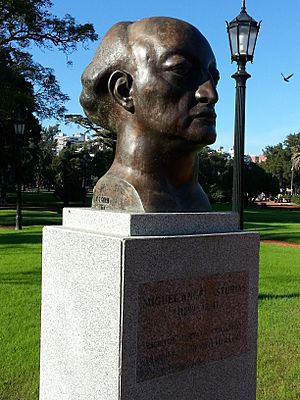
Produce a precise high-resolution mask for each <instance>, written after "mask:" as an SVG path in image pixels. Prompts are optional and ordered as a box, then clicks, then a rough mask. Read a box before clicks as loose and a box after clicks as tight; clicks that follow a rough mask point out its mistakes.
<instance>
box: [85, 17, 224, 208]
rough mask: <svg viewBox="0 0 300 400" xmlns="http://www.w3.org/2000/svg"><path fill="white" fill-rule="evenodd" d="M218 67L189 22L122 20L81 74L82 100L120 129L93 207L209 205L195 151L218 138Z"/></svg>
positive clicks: (93, 114) (102, 121)
mask: <svg viewBox="0 0 300 400" xmlns="http://www.w3.org/2000/svg"><path fill="white" fill-rule="evenodd" d="M218 79H219V73H218V70H217V67H216V60H215V57H214V54H213V52H212V50H211V47H210V45H209V43H208V42H207V40H206V39H205V38H204V36H203V35H202V34H201V33H200V32H199V31H198V30H197V29H196V28H195V27H194V26H192V25H190V24H188V23H186V22H184V21H181V20H178V19H173V18H167V17H153V18H145V19H142V20H139V21H136V22H120V23H118V24H116V25H114V26H113V27H112V28H111V29H110V30H109V31H108V32H107V34H106V35H105V37H104V39H103V41H102V43H101V44H100V45H99V47H98V49H97V52H96V54H95V56H94V58H93V60H92V62H91V63H90V64H89V65H88V67H87V68H86V70H85V71H84V73H83V75H82V86H83V90H82V94H81V97H80V102H81V105H82V106H83V108H84V111H85V113H86V114H87V116H88V117H89V118H90V119H91V120H93V121H95V122H96V123H98V124H99V125H100V126H102V127H104V128H106V129H108V130H110V131H113V132H117V145H116V154H115V158H114V161H113V164H112V166H111V168H110V169H109V171H108V172H107V173H106V174H105V175H104V176H103V177H102V178H101V179H99V181H98V182H97V184H96V186H95V189H94V196H93V204H92V207H94V208H100V209H106V210H118V211H127V212H201V211H210V210H211V207H210V204H209V201H208V198H207V196H206V194H205V193H204V191H203V189H202V188H201V186H200V185H199V183H198V156H197V152H198V151H199V149H200V148H201V147H203V146H205V145H208V144H212V143H213V142H214V141H215V139H216V128H215V125H216V114H215V110H214V108H215V104H216V102H217V101H218V94H217V91H216V85H217V82H218Z"/></svg>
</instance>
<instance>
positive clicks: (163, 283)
mask: <svg viewBox="0 0 300 400" xmlns="http://www.w3.org/2000/svg"><path fill="white" fill-rule="evenodd" d="M237 227H238V219H237V216H236V215H235V214H231V213H199V214H126V213H111V212H105V211H98V210H92V209H65V210H64V216H63V226H52V227H46V228H45V229H44V238H43V278H42V331H41V378H40V400H177V399H178V400H179V399H180V400H202V399H203V400H254V399H255V386H256V338H257V284H258V251H259V237H258V234H256V233H253V232H244V231H243V232H241V231H238V228H237Z"/></svg>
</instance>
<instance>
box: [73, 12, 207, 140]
mask: <svg viewBox="0 0 300 400" xmlns="http://www.w3.org/2000/svg"><path fill="white" fill-rule="evenodd" d="M195 40H196V41H197V40H198V41H199V43H200V47H203V46H204V47H205V51H207V48H209V49H210V47H209V44H208V42H207V41H206V39H205V38H204V37H203V36H202V35H201V33H200V32H199V31H198V30H197V29H196V28H195V27H193V26H192V25H190V24H188V23H187V22H184V21H181V20H178V19H174V18H167V17H152V18H145V19H142V20H139V21H135V22H120V23H118V24H116V25H114V26H113V27H112V28H111V29H110V30H109V31H108V32H107V34H106V35H105V36H104V38H103V40H102V42H101V44H100V45H99V47H98V49H97V51H96V54H95V56H94V58H93V60H92V62H91V63H90V64H89V65H88V67H87V68H86V70H85V71H84V73H83V75H82V86H83V89H82V93H81V97H80V102H81V105H82V107H83V109H84V111H85V113H86V114H87V116H88V117H89V118H90V119H91V120H93V121H94V122H96V123H97V124H98V125H100V126H102V127H104V128H106V129H108V130H110V131H115V132H116V131H117V122H118V118H119V117H121V116H120V113H118V115H116V101H115V100H116V99H115V98H114V96H112V95H111V93H110V89H109V82H110V79H111V77H112V75H113V74H114V72H115V71H125V72H126V73H127V75H126V76H125V78H124V79H126V80H127V79H128V80H129V81H130V80H131V79H132V77H134V76H135V75H136V73H137V69H138V66H139V65H141V64H145V63H148V62H149V63H151V62H153V60H155V61H156V62H157V59H158V58H159V57H160V56H161V55H162V53H165V50H166V49H168V50H169V51H170V52H172V51H173V52H174V51H176V50H177V49H182V48H185V51H187V52H189V50H190V49H189V47H192V46H193V42H195ZM139 73H144V72H143V71H142V70H140V71H139ZM128 84H129V85H130V84H131V82H129V83H128ZM125 110H127V112H128V111H129V112H131V111H132V110H133V108H132V106H131V103H130V105H128V107H127V108H126V107H125Z"/></svg>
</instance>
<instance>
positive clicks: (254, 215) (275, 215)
mask: <svg viewBox="0 0 300 400" xmlns="http://www.w3.org/2000/svg"><path fill="white" fill-rule="evenodd" d="M245 221H246V222H249V223H251V222H256V223H259V222H272V223H274V222H275V223H285V224H288V223H297V222H299V223H300V210H280V209H276V210H272V209H259V208H258V207H249V208H247V209H246V210H245ZM249 225H250V224H249Z"/></svg>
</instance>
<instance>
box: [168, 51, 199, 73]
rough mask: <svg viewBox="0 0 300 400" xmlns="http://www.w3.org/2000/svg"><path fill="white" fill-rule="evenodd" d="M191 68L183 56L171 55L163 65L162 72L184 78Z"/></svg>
mask: <svg viewBox="0 0 300 400" xmlns="http://www.w3.org/2000/svg"><path fill="white" fill-rule="evenodd" d="M192 68H193V65H192V63H191V62H190V61H189V60H187V59H186V58H184V57H183V56H178V55H173V56H171V57H169V58H168V59H167V60H166V61H165V62H164V63H163V71H167V72H172V73H173V74H175V75H177V76H179V77H184V76H186V75H188V74H189V73H190V72H191V70H192Z"/></svg>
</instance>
